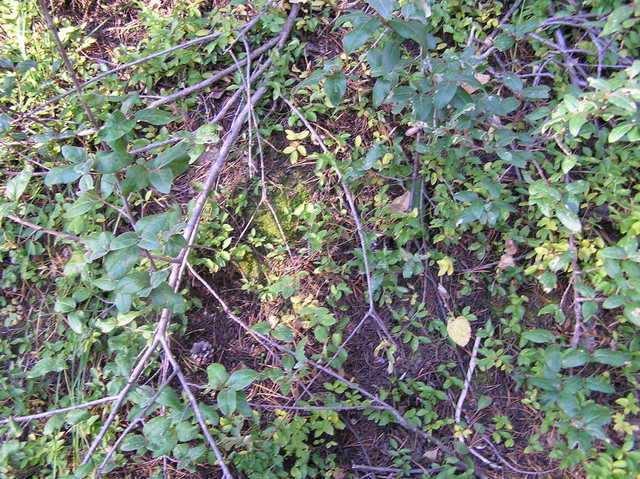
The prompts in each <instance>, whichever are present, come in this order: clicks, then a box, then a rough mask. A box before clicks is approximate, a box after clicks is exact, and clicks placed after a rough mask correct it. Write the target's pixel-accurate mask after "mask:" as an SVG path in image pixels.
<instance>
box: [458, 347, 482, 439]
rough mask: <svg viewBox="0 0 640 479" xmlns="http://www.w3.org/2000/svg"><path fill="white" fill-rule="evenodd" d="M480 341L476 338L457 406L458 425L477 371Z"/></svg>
mask: <svg viewBox="0 0 640 479" xmlns="http://www.w3.org/2000/svg"><path fill="white" fill-rule="evenodd" d="M480 341H482V338H480V336H476V340H475V342H474V343H473V350H472V351H471V359H470V360H469V367H468V368H467V377H466V378H465V380H464V387H463V388H462V392H461V393H460V397H459V398H458V404H457V405H456V415H455V419H456V424H457V423H459V422H460V417H461V416H462V405H463V404H464V400H465V399H466V397H467V394H468V393H469V386H470V385H471V377H472V376H473V371H474V370H475V369H476V358H477V356H478V347H479V346H480ZM460 440H461V441H462V440H463V439H462V437H460Z"/></svg>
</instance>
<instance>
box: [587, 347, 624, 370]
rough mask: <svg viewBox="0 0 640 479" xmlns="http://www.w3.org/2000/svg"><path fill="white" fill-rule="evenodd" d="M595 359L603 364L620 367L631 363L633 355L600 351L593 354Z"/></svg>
mask: <svg viewBox="0 0 640 479" xmlns="http://www.w3.org/2000/svg"><path fill="white" fill-rule="evenodd" d="M593 359H594V360H595V361H597V362H599V363H601V364H607V365H609V366H613V367H620V366H624V365H625V363H627V362H629V361H631V355H630V354H629V353H625V352H622V351H614V350H612V349H598V350H596V351H595V352H594V353H593Z"/></svg>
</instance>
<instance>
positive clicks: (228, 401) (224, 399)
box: [217, 389, 238, 416]
mask: <svg viewBox="0 0 640 479" xmlns="http://www.w3.org/2000/svg"><path fill="white" fill-rule="evenodd" d="M217 399H218V407H219V408H220V411H222V414H224V415H225V416H228V415H230V414H233V413H234V412H235V411H236V406H237V404H238V402H237V398H236V392H235V391H234V390H232V389H223V390H222V391H220V392H219V393H218V398H217Z"/></svg>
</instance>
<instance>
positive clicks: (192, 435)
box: [176, 421, 200, 457]
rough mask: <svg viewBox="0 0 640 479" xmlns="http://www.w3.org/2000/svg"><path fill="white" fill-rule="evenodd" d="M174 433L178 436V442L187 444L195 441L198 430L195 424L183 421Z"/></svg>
mask: <svg viewBox="0 0 640 479" xmlns="http://www.w3.org/2000/svg"><path fill="white" fill-rule="evenodd" d="M176 433H177V434H178V441H180V442H188V441H192V440H194V439H196V438H197V437H198V436H199V433H200V429H199V428H198V426H196V425H195V424H190V423H188V422H185V421H183V422H181V423H179V424H178V425H177V426H176ZM190 449H193V448H190ZM196 457H198V456H196Z"/></svg>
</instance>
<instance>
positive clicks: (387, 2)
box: [367, 0, 396, 20]
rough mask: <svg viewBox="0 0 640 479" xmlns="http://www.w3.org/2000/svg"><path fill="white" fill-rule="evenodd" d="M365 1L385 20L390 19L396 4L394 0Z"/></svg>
mask: <svg viewBox="0 0 640 479" xmlns="http://www.w3.org/2000/svg"><path fill="white" fill-rule="evenodd" d="M367 3H368V4H369V5H370V6H371V8H373V9H374V10H375V11H376V12H378V15H380V16H381V17H382V18H384V19H385V20H390V19H391V15H392V14H393V9H394V7H395V6H396V2H395V0H367Z"/></svg>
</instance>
